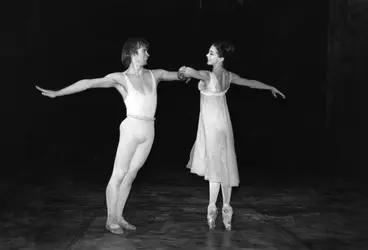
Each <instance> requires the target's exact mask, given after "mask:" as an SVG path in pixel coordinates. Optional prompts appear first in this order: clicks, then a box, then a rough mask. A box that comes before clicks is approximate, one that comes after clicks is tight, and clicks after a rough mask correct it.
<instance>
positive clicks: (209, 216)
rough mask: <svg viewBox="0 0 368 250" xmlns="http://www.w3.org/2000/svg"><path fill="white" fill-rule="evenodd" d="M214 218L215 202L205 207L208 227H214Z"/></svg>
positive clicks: (215, 216)
mask: <svg viewBox="0 0 368 250" xmlns="http://www.w3.org/2000/svg"><path fill="white" fill-rule="evenodd" d="M216 218H217V207H216V205H215V204H210V205H208V207H207V224H208V227H209V228H210V229H214V228H215V227H216Z"/></svg>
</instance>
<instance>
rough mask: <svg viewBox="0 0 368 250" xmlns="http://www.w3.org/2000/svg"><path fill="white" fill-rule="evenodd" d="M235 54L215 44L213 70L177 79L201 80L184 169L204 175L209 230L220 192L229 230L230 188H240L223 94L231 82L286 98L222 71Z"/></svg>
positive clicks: (184, 70) (188, 71) (184, 71)
mask: <svg viewBox="0 0 368 250" xmlns="http://www.w3.org/2000/svg"><path fill="white" fill-rule="evenodd" d="M233 51H234V47H233V46H232V45H230V44H228V43H222V42H218V43H214V44H212V46H211V47H210V49H209V52H208V54H207V64H208V65H211V66H212V71H211V72H209V71H204V70H200V71H197V70H194V69H192V68H189V67H181V68H180V70H179V72H178V75H179V77H181V78H183V77H187V78H189V77H190V78H196V79H199V80H201V81H200V82H199V84H198V89H199V90H200V92H201V100H200V114H199V123H198V130H197V138H196V141H195V143H194V146H193V148H192V150H191V153H190V160H189V163H188V165H187V167H188V168H189V169H190V170H191V173H195V174H197V175H199V176H204V178H205V180H208V181H209V190H210V194H209V195H210V197H209V205H208V208H207V222H208V226H209V228H210V229H213V228H215V225H216V223H215V221H216V217H217V207H216V202H217V197H218V193H219V190H220V186H221V190H222V198H223V207H222V219H223V224H224V226H225V228H226V230H231V219H232V214H233V209H232V207H231V206H230V198H231V190H232V187H234V186H238V185H239V174H238V167H237V162H236V155H235V149H234V138H233V130H232V125H231V120H230V115H229V111H228V107H227V102H226V96H225V94H226V92H227V91H228V90H229V87H230V83H234V84H237V85H241V86H247V87H251V88H257V89H267V90H270V91H271V92H272V94H273V95H274V96H275V97H276V94H279V95H281V96H282V97H283V98H285V96H284V95H283V94H282V93H281V92H280V91H278V90H277V89H276V88H274V87H272V86H269V85H266V84H264V83H261V82H259V81H256V80H248V79H245V78H241V77H240V76H238V75H237V74H234V73H232V72H229V71H227V70H226V69H225V68H224V61H225V59H226V58H227V57H228V56H229V55H230V54H231V53H232V52H233Z"/></svg>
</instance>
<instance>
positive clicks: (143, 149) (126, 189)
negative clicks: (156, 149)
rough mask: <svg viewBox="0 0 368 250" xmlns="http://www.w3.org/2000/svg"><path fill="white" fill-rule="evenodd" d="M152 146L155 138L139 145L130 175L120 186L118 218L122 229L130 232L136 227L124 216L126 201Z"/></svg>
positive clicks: (129, 171) (131, 165) (130, 168)
mask: <svg viewBox="0 0 368 250" xmlns="http://www.w3.org/2000/svg"><path fill="white" fill-rule="evenodd" d="M152 144H153V138H149V139H147V140H146V141H145V142H143V143H142V144H139V145H138V147H137V149H136V151H135V153H134V155H133V158H132V161H131V163H130V167H129V170H128V173H127V174H126V176H125V178H124V180H123V181H122V183H121V185H120V191H119V200H118V203H117V209H116V212H117V216H118V217H117V218H118V222H119V225H120V226H121V227H122V228H125V229H128V230H135V229H136V227H135V226H133V225H131V224H129V223H128V222H127V221H126V220H125V219H124V216H123V211H124V207H125V204H126V201H127V199H128V196H129V193H130V190H131V187H132V183H133V181H134V179H135V177H136V176H137V173H138V171H139V169H140V168H141V167H142V166H143V164H144V163H145V161H146V159H147V157H148V155H149V153H150V151H151V148H152Z"/></svg>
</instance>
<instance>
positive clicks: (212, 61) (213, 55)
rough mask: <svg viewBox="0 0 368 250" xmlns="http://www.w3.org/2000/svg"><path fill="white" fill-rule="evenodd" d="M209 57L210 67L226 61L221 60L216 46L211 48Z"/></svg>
mask: <svg viewBox="0 0 368 250" xmlns="http://www.w3.org/2000/svg"><path fill="white" fill-rule="evenodd" d="M206 56H207V64H208V65H215V64H217V63H220V62H222V61H223V60H224V58H220V57H219V56H218V52H217V49H216V47H215V46H213V45H212V46H211V48H210V50H209V51H208V54H207V55H206Z"/></svg>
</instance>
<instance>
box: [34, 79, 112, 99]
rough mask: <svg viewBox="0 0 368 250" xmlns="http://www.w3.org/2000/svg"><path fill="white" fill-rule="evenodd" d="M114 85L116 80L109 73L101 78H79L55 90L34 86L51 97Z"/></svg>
mask: <svg viewBox="0 0 368 250" xmlns="http://www.w3.org/2000/svg"><path fill="white" fill-rule="evenodd" d="M116 85H117V82H116V81H115V80H114V78H113V77H112V76H111V75H108V76H106V77H103V78H95V79H84V80H80V81H77V82H75V83H73V84H71V85H69V86H67V87H65V88H63V89H60V90H57V91H53V90H47V89H43V88H40V87H38V86H36V88H37V89H38V90H40V91H41V92H42V94H43V95H45V96H48V97H52V98H53V97H58V96H64V95H71V94H74V93H78V92H82V91H84V90H87V89H90V88H111V87H116Z"/></svg>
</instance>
